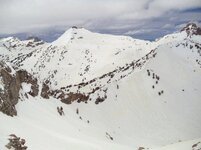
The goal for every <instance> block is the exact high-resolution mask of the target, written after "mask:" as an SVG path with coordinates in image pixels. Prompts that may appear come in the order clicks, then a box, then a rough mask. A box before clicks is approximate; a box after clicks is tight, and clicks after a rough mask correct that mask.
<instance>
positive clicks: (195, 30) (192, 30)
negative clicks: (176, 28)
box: [181, 23, 201, 36]
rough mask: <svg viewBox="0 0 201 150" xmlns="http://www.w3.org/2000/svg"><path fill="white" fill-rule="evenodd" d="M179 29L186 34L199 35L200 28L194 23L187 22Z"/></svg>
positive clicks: (200, 32)
mask: <svg viewBox="0 0 201 150" xmlns="http://www.w3.org/2000/svg"><path fill="white" fill-rule="evenodd" d="M181 31H186V33H187V35H188V36H191V35H201V28H200V27H198V26H197V25H196V24H195V23H188V24H187V25H186V26H185V27H184V28H183V29H182V30H181Z"/></svg>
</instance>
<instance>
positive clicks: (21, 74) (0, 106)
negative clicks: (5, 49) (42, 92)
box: [0, 62, 38, 116]
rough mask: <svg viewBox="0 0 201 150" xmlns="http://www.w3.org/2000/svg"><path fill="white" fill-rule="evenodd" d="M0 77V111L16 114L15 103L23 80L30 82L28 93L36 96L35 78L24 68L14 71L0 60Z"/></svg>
mask: <svg viewBox="0 0 201 150" xmlns="http://www.w3.org/2000/svg"><path fill="white" fill-rule="evenodd" d="M0 77H1V78H0V80H1V81H0V84H1V87H0V111H1V112H3V113H5V114H7V115H9V116H16V115H17V111H16V108H15V105H16V104H17V103H18V99H19V91H20V88H21V84H22V83H23V82H25V83H28V84H31V91H30V92H29V93H28V94H30V95H32V96H37V95H38V84H37V79H35V78H33V77H32V76H31V75H30V74H29V73H27V72H26V71H24V70H19V71H15V70H14V69H13V68H12V67H11V66H9V65H7V64H6V63H4V62H0Z"/></svg>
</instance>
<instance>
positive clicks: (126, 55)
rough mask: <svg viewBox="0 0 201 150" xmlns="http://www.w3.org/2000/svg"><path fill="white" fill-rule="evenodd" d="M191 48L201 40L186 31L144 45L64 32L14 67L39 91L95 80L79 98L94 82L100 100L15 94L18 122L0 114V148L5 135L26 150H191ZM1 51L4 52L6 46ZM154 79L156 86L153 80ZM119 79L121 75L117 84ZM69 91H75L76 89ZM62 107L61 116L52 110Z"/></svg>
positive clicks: (195, 80) (196, 79)
mask: <svg viewBox="0 0 201 150" xmlns="http://www.w3.org/2000/svg"><path fill="white" fill-rule="evenodd" d="M7 40H8V39H7ZM7 40H5V41H3V43H4V42H6V41H7ZM186 43H187V44H188V45H187V46H186ZM196 43H199V44H200V37H199V36H192V37H191V38H187V35H186V33H185V32H181V33H174V34H169V35H167V36H165V37H162V38H161V39H159V40H157V41H154V42H149V41H143V40H137V39H133V38H131V37H127V36H113V35H106V34H98V33H93V32H90V31H87V30H86V29H83V28H78V29H75V28H71V29H69V30H67V31H66V32H65V33H64V34H63V35H62V36H61V37H60V38H58V39H57V40H56V41H54V42H53V43H46V44H44V45H41V46H40V47H37V48H30V51H31V52H33V54H32V56H30V57H27V58H26V59H24V60H22V61H21V62H20V63H16V64H18V67H20V68H22V69H25V70H27V71H28V72H30V73H32V74H34V76H35V77H36V78H37V79H38V80H39V86H40V89H39V90H40V91H41V83H42V82H44V81H45V80H47V79H48V80H50V82H51V84H50V85H49V86H50V88H51V89H53V90H54V89H60V88H61V87H65V86H67V85H71V84H78V83H81V82H87V81H90V80H92V79H97V80H96V81H95V82H94V83H92V84H89V85H87V86H85V87H83V88H81V89H79V92H81V93H87V92H89V91H91V90H92V89H93V88H94V85H95V84H96V85H100V86H101V87H102V88H103V89H107V99H106V100H105V101H104V102H102V103H100V104H98V105H96V104H95V103H94V101H95V99H96V98H97V96H104V94H105V93H104V92H103V91H98V92H97V93H96V92H95V93H94V94H92V95H91V96H90V98H92V101H88V103H87V104H85V103H76V102H75V103H72V104H71V105H66V104H63V103H61V102H60V100H59V99H55V98H52V97H51V98H50V99H48V100H46V99H43V98H41V97H40V96H38V97H32V96H30V95H28V98H26V97H24V96H22V97H21V100H22V101H20V102H19V103H18V104H17V111H18V116H16V117H13V118H11V117H8V116H6V115H4V114H2V113H0V123H1V128H0V135H1V136H0V149H2V150H4V149H5V147H4V145H5V144H7V142H8V141H7V138H8V135H9V134H12V133H14V134H16V135H17V136H20V137H22V138H25V139H26V141H27V143H26V145H27V146H28V149H30V150H38V149H39V150H43V149H49V150H56V149H58V148H59V149H60V150H66V149H73V150H85V149H86V150H103V149H104V150H113V149H114V150H133V149H136V150H137V149H138V148H139V147H145V148H149V149H153V150H166V149H167V150H174V149H178V150H180V149H181V150H185V149H186V150H187V149H191V148H192V145H193V144H195V143H196V142H199V141H200V138H201V134H200V133H201V126H200V122H201V118H200V114H201V108H200V105H201V101H200V96H201V94H200V93H201V88H200V85H201V78H200V74H201V70H200V65H199V64H198V63H196V61H195V60H196V59H198V60H200V55H199V53H198V50H197V49H196V48H195V44H196ZM191 46H193V48H192V49H191V48H190V47H191ZM0 48H1V50H2V51H6V52H7V50H6V49H5V47H3V46H2V47H0ZM18 50H19V49H18V48H16V53H19V51H23V53H24V54H29V53H27V52H25V51H26V50H27V49H23V48H22V49H21V50H19V51H18ZM152 50H155V52H156V56H155V57H154V58H152V57H150V58H149V59H148V60H147V61H146V62H145V64H144V65H143V66H142V67H138V68H136V69H134V70H131V69H128V70H125V71H119V72H115V75H114V77H113V78H112V79H111V81H110V82H108V78H103V79H98V77H100V76H102V75H103V74H105V73H108V72H111V71H113V70H115V69H117V68H120V67H125V66H127V65H126V64H130V63H131V62H135V61H137V60H139V59H140V62H142V60H143V59H142V57H144V56H145V55H146V54H148V53H150V52H151V51H152ZM1 55H2V56H5V55H8V57H9V60H13V59H15V58H16V57H17V56H15V55H13V54H11V53H8V54H7V53H5V54H3V52H2V53H1ZM147 70H149V72H150V76H149V75H148V72H147ZM153 74H155V75H157V76H159V77H160V80H157V79H156V77H155V78H154V79H153V77H152V76H153ZM122 75H127V77H125V78H122V79H120V76H122ZM156 81H157V82H156ZM153 86H154V88H153ZM117 87H118V88H117ZM30 90H31V85H30V84H26V83H23V84H22V90H21V94H25V93H28V92H29V91H30ZM70 90H71V91H72V92H76V91H77V88H76V87H73V88H71V89H70ZM162 91H163V92H162ZM159 92H160V95H159ZM61 106H62V107H63V110H64V113H65V115H64V116H60V115H59V113H58V112H57V107H61ZM77 109H78V110H79V114H77V113H76V110H77ZM110 136H111V137H112V138H113V140H111V139H110V138H109V137H110ZM193 139H195V140H193ZM179 141H182V142H179ZM178 142H179V143H178ZM172 143H175V144H172ZM195 150H197V149H195Z"/></svg>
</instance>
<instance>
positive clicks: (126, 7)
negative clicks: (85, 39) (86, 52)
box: [0, 0, 201, 34]
mask: <svg viewBox="0 0 201 150" xmlns="http://www.w3.org/2000/svg"><path fill="white" fill-rule="evenodd" d="M198 6H201V2H200V0H168V1H167V0H0V20H1V23H0V33H1V34H13V33H21V32H35V31H38V30H44V29H48V28H53V27H60V28H67V27H70V26H72V25H78V26H84V27H88V28H93V29H94V28H96V29H97V30H99V29H106V28H107V29H124V28H131V26H135V23H137V22H139V21H141V22H142V21H145V20H150V19H152V18H157V17H160V16H162V15H164V14H165V13H166V12H168V11H170V10H183V9H188V8H194V7H198ZM138 24H139V23H138Z"/></svg>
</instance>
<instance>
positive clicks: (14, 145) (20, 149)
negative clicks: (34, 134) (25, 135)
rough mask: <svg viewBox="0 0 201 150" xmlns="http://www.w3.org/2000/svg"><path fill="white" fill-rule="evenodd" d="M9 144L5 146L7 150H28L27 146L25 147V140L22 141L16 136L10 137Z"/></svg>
mask: <svg viewBox="0 0 201 150" xmlns="http://www.w3.org/2000/svg"><path fill="white" fill-rule="evenodd" d="M9 136H10V137H9V139H8V140H9V143H8V144H7V145H5V147H6V148H7V149H12V150H26V149H27V146H25V143H26V141H25V139H22V138H20V137H17V136H16V135H15V134H11V135H9Z"/></svg>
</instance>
